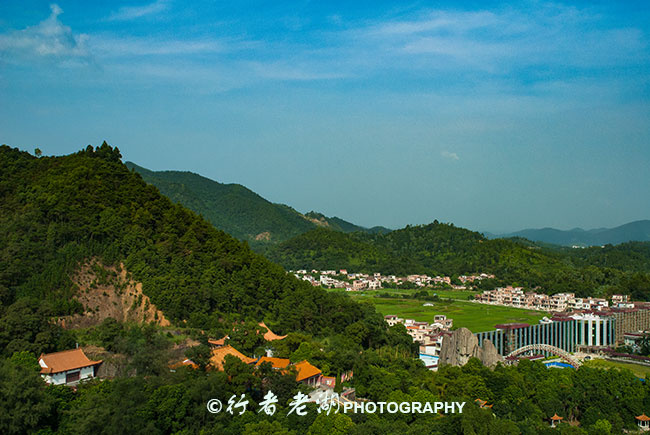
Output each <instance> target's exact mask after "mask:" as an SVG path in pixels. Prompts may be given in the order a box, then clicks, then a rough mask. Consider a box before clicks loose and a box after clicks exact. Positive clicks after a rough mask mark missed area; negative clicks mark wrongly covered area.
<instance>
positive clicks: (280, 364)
mask: <svg viewBox="0 0 650 435" xmlns="http://www.w3.org/2000/svg"><path fill="white" fill-rule="evenodd" d="M263 363H270V364H271V367H273V368H274V369H276V370H284V369H286V368H287V367H289V364H291V361H290V360H289V359H288V358H271V357H268V356H263V357H262V358H260V359H259V360H258V361H257V363H255V365H256V366H259V365H261V364H263Z"/></svg>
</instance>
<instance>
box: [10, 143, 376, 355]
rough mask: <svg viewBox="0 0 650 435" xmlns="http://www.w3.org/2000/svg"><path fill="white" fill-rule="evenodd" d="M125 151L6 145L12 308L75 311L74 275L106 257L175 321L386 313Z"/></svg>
mask: <svg viewBox="0 0 650 435" xmlns="http://www.w3.org/2000/svg"><path fill="white" fill-rule="evenodd" d="M120 158H121V156H120V153H119V150H118V149H117V148H112V147H110V146H109V145H107V144H106V143H104V144H103V145H102V146H101V147H97V148H96V149H95V148H93V147H92V146H89V147H88V148H87V149H86V150H83V151H81V152H78V153H76V154H73V155H68V156H62V157H42V158H36V157H34V156H32V155H30V154H28V153H26V152H21V151H19V150H18V149H12V148H10V147H8V146H2V147H0V264H2V268H0V299H1V301H2V304H3V308H4V307H7V306H10V305H11V304H13V303H17V302H18V301H19V300H21V299H25V298H27V299H30V300H35V301H38V306H39V307H45V308H46V309H47V311H48V312H49V313H51V314H52V315H66V314H71V313H74V312H78V311H79V310H80V309H81V307H80V306H79V303H78V302H76V301H75V300H74V299H73V298H72V296H73V294H74V293H75V291H76V289H75V286H74V285H73V283H72V280H71V275H72V274H73V273H74V272H75V271H76V270H77V269H78V268H79V267H80V264H82V263H83V262H84V261H87V260H88V259H99V261H101V262H102V263H103V264H107V265H115V264H119V263H123V264H124V265H125V267H126V270H127V271H128V273H129V274H130V275H132V277H133V279H134V280H135V281H138V282H141V283H142V289H143V292H144V294H145V295H147V296H149V298H150V299H151V302H152V303H153V304H154V305H156V306H157V307H158V308H159V309H161V310H162V311H163V312H164V314H165V315H166V316H167V318H169V319H170V320H172V322H179V321H188V320H189V321H190V323H191V324H193V325H195V326H196V327H204V328H208V327H210V325H211V324H213V323H214V322H216V321H217V319H219V318H220V317H232V316H240V317H241V318H245V317H248V318H256V319H260V320H261V319H263V318H265V319H267V321H269V322H271V324H273V325H274V326H275V327H277V329H278V331H279V332H284V331H289V330H301V331H307V332H311V333H316V332H317V331H321V332H322V331H332V330H340V329H341V328H345V327H346V326H347V325H348V324H350V323H352V322H355V321H357V320H360V319H361V320H362V319H364V318H366V317H367V316H370V317H373V316H379V315H376V314H375V313H374V312H368V311H367V307H360V306H359V305H358V304H356V303H353V302H351V301H350V300H349V299H348V298H341V297H339V296H335V295H330V294H327V293H326V292H325V291H323V290H320V289H316V288H313V287H312V286H310V285H307V284H304V283H302V282H300V281H298V280H296V279H294V277H293V276H290V275H287V274H286V273H285V271H284V270H283V269H282V267H280V266H278V265H276V264H273V263H271V262H270V261H268V260H267V259H265V258H264V257H262V256H260V255H258V254H256V253H254V252H252V251H251V250H250V248H249V247H248V246H247V245H246V244H245V243H242V242H240V241H238V240H236V239H235V238H233V237H232V236H230V235H228V234H226V233H225V232H223V231H220V230H217V229H216V228H214V226H212V225H211V224H210V223H209V222H207V221H206V220H204V219H203V218H201V217H200V216H198V215H196V214H195V213H193V212H191V211H189V210H187V209H186V208H184V207H183V206H182V205H179V204H174V203H173V202H172V201H170V200H169V199H168V198H167V197H165V196H163V195H162V194H161V193H160V192H159V191H158V190H157V189H156V188H155V187H154V186H152V185H149V184H147V183H145V181H143V180H142V178H141V177H140V175H138V174H137V173H135V172H132V171H130V170H129V169H128V168H127V167H126V166H125V165H124V164H122V163H121V161H120ZM45 308H44V309H45ZM0 314H1V313H0ZM378 318H380V316H379V317H378ZM5 339H7V340H11V339H12V337H5ZM4 344H6V343H4ZM2 345H3V343H2V337H0V347H2Z"/></svg>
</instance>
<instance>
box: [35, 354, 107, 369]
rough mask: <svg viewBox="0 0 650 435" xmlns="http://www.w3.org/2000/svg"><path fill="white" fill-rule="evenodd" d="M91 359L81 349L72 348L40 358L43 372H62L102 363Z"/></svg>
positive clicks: (43, 355)
mask: <svg viewBox="0 0 650 435" xmlns="http://www.w3.org/2000/svg"><path fill="white" fill-rule="evenodd" d="M101 362H102V361H101V360H100V361H91V360H89V359H88V357H87V356H86V354H85V353H84V352H83V350H81V349H70V350H64V351H61V352H54V353H47V354H42V355H41V357H40V358H39V364H40V365H41V373H61V372H65V371H68V370H74V369H79V368H82V367H88V366H94V365H97V364H101Z"/></svg>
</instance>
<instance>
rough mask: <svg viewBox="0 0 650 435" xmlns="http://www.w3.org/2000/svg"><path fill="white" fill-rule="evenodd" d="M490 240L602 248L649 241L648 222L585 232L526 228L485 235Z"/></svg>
mask: <svg viewBox="0 0 650 435" xmlns="http://www.w3.org/2000/svg"><path fill="white" fill-rule="evenodd" d="M485 234H486V235H487V236H488V237H490V238H510V237H523V238H525V239H528V240H531V241H534V242H545V243H552V244H556V245H561V246H602V245H618V244H621V243H626V242H647V241H650V220H648V219H643V220H637V221H632V222H628V223H626V224H623V225H619V226H617V227H613V228H593V229H589V230H585V229H582V228H579V227H577V228H573V229H570V230H558V229H556V228H552V227H544V228H527V229H524V230H520V231H516V232H513V233H508V234H498V235H497V234H490V233H485Z"/></svg>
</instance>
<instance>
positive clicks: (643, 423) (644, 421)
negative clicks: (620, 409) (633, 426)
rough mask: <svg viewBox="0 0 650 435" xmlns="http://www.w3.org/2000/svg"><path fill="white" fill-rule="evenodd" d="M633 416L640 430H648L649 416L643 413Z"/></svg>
mask: <svg viewBox="0 0 650 435" xmlns="http://www.w3.org/2000/svg"><path fill="white" fill-rule="evenodd" d="M635 418H636V419H637V423H638V425H639V430H640V431H641V432H647V431H649V430H650V417H648V416H647V415H645V413H643V414H641V415H637V416H636V417H635Z"/></svg>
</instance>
